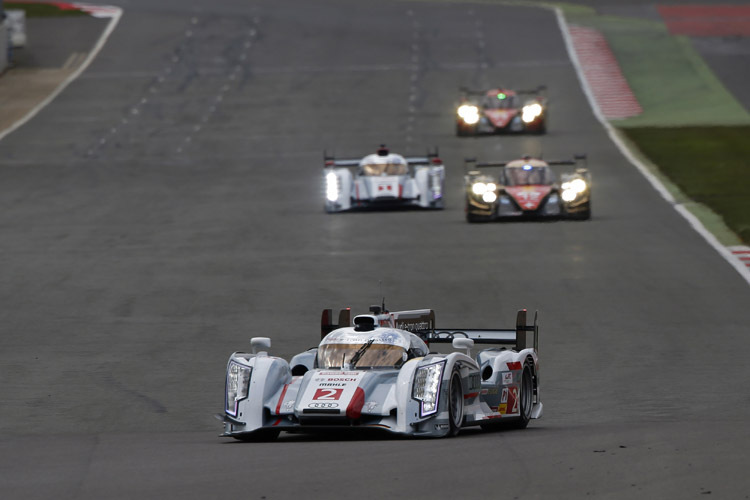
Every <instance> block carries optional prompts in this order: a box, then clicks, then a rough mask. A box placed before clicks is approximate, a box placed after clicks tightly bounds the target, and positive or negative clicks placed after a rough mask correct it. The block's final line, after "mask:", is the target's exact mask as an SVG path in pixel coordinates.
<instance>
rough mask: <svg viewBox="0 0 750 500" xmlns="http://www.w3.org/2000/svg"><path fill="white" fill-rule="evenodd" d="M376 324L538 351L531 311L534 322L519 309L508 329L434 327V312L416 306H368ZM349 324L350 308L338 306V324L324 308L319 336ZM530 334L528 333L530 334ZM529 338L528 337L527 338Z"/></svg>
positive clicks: (426, 336) (432, 337) (444, 339)
mask: <svg viewBox="0 0 750 500" xmlns="http://www.w3.org/2000/svg"><path fill="white" fill-rule="evenodd" d="M370 312H371V313H372V314H373V315H374V316H375V318H376V319H377V321H378V325H379V326H387V327H391V328H398V329H400V330H406V331H409V332H412V333H414V334H415V335H417V336H419V337H420V338H421V339H422V340H424V341H425V342H426V343H427V344H430V343H435V344H451V343H453V339H454V338H461V337H463V338H468V339H472V340H473V341H474V343H475V344H492V345H508V346H513V347H514V348H515V349H516V350H517V351H521V350H523V349H527V348H530V347H533V349H534V350H535V351H538V350H539V324H538V322H537V319H538V312H534V322H533V323H532V324H530V325H529V324H527V320H526V318H527V311H526V309H521V310H519V311H518V313H517V314H516V327H515V328H512V329H511V328H508V329H498V330H493V329H479V328H435V311H433V310H432V309H415V310H411V311H394V312H388V311H383V310H382V309H381V306H371V307H370ZM346 326H351V309H350V308H348V307H347V308H346V309H341V311H340V312H339V317H338V323H333V310H332V309H324V310H323V315H322V318H321V330H320V333H321V338H323V337H325V336H326V335H328V334H329V333H330V332H332V331H333V330H336V329H337V328H343V327H346ZM530 334H531V335H530ZM529 337H531V338H529Z"/></svg>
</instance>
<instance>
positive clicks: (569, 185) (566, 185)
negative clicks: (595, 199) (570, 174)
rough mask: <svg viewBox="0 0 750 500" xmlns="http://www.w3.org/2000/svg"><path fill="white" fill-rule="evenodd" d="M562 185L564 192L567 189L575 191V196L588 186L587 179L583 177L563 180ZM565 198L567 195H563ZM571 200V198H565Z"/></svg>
mask: <svg viewBox="0 0 750 500" xmlns="http://www.w3.org/2000/svg"><path fill="white" fill-rule="evenodd" d="M560 187H561V188H562V189H563V193H564V192H565V191H571V192H573V193H574V196H573V198H575V195H578V194H579V193H583V192H584V191H586V189H587V188H588V186H587V185H586V181H584V180H583V179H573V180H572V181H568V182H563V183H562V184H561V185H560ZM563 200H565V196H563ZM565 201H569V200H565Z"/></svg>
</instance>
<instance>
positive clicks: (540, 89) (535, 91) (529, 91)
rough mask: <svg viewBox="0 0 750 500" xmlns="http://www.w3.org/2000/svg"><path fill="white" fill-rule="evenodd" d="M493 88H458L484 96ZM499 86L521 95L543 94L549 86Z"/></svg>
mask: <svg viewBox="0 0 750 500" xmlns="http://www.w3.org/2000/svg"><path fill="white" fill-rule="evenodd" d="M492 88H493V87H490V88H489V89H482V90H475V89H470V88H468V87H459V88H458V90H459V92H461V93H462V94H464V95H467V96H470V95H476V96H483V95H485V94H487V92H489V91H490V90H492ZM497 88H498V89H504V90H505V91H511V90H512V91H513V92H515V93H516V94H518V95H520V94H533V95H541V94H543V93H545V92H546V91H547V86H546V85H539V86H538V87H537V88H535V89H521V90H518V89H509V88H507V87H503V86H502V85H499V86H498V87H497Z"/></svg>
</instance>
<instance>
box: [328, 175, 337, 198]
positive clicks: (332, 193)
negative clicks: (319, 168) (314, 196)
mask: <svg viewBox="0 0 750 500" xmlns="http://www.w3.org/2000/svg"><path fill="white" fill-rule="evenodd" d="M326 198H327V199H328V201H336V200H338V199H339V176H338V175H336V174H335V173H333V172H328V174H327V175H326Z"/></svg>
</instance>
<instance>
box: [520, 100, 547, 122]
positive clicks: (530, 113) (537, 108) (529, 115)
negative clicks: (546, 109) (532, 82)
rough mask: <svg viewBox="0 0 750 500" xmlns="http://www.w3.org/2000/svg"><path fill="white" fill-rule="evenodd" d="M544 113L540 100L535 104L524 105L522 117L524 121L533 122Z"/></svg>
mask: <svg viewBox="0 0 750 500" xmlns="http://www.w3.org/2000/svg"><path fill="white" fill-rule="evenodd" d="M541 114H542V105H541V104H539V103H538V102H535V103H534V104H527V105H526V106H524V107H523V110H522V115H521V119H522V120H523V121H524V123H531V122H533V121H534V120H536V118H537V117H538V116H539V115H541Z"/></svg>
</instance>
